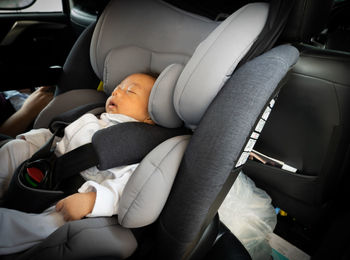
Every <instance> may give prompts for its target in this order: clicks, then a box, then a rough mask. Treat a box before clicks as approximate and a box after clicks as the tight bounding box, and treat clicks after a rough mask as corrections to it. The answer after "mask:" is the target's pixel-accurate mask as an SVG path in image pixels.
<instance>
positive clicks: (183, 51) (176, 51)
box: [90, 0, 218, 79]
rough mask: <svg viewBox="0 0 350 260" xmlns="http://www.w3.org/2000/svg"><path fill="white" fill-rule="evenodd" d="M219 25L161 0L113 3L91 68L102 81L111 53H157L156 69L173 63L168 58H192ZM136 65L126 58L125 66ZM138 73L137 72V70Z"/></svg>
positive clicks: (99, 30) (97, 35) (101, 24)
mask: <svg viewBox="0 0 350 260" xmlns="http://www.w3.org/2000/svg"><path fill="white" fill-rule="evenodd" d="M217 25H218V23H217V22H214V21H212V20H210V19H206V18H203V17H201V16H197V15H193V14H190V13H187V12H185V11H183V10H180V9H177V8H175V7H173V6H170V5H169V4H167V3H164V2H162V1H158V0H124V1H123V0H112V1H111V2H110V3H109V4H108V5H107V7H106V8H105V11H104V12H103V14H102V15H101V17H100V19H99V20H98V22H97V24H96V27H95V31H94V33H93V36H92V41H91V46H90V59H91V65H92V67H93V69H94V71H95V73H96V75H97V76H98V77H99V78H100V79H102V78H103V70H104V62H105V60H106V57H107V55H108V53H109V52H110V50H112V49H119V48H124V47H130V46H133V47H139V48H141V49H143V50H147V51H148V52H149V53H153V58H152V59H154V60H153V61H152V69H155V70H159V71H161V70H162V68H163V69H164V68H165V67H166V66H167V65H169V64H171V63H176V62H179V61H177V60H170V61H169V57H167V56H166V55H175V56H176V57H177V56H179V57H180V56H181V57H187V58H189V57H190V56H191V55H192V53H193V52H194V50H195V48H196V47H197V45H198V44H199V43H200V42H201V41H202V40H203V39H205V37H206V36H207V35H208V34H209V33H210V32H211V31H212V30H213V29H214V28H215V27H216V26H217ZM130 63H135V60H132V59H129V58H127V59H123V60H122V61H121V65H122V66H127V67H128V66H129V64H130ZM134 72H137V71H134Z"/></svg>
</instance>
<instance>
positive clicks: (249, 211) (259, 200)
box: [219, 172, 277, 260]
mask: <svg viewBox="0 0 350 260" xmlns="http://www.w3.org/2000/svg"><path fill="white" fill-rule="evenodd" d="M219 215H220V219H221V221H222V222H223V223H224V224H225V225H226V226H227V227H228V228H229V229H230V230H231V232H232V233H233V234H234V235H235V236H236V237H237V238H238V239H239V240H240V241H241V243H242V244H243V245H244V247H245V248H246V249H247V251H248V252H249V254H250V256H251V257H252V259H253V260H265V259H270V256H271V251H272V249H271V247H270V245H269V243H268V241H267V235H268V234H270V233H272V232H273V230H274V228H275V226H276V224H277V217H276V213H275V210H274V208H273V206H272V205H271V198H270V196H269V195H268V194H267V193H266V192H265V191H263V190H261V189H259V188H257V187H256V186H255V184H254V182H253V181H252V180H251V179H250V178H249V177H248V176H246V175H245V174H244V173H243V172H240V174H239V175H238V177H237V179H236V181H235V183H234V184H233V186H232V188H231V190H230V191H229V193H228V195H227V196H226V198H225V200H224V202H223V204H222V205H221V207H220V209H219Z"/></svg>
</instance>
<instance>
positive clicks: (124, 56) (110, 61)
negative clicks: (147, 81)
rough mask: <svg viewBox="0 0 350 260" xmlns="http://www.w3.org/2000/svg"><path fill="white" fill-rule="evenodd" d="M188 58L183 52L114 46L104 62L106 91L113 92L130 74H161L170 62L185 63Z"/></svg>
mask: <svg viewBox="0 0 350 260" xmlns="http://www.w3.org/2000/svg"><path fill="white" fill-rule="evenodd" d="M188 59H189V57H188V56H186V55H183V54H170V53H155V52H152V51H151V50H148V49H144V48H140V47H137V46H128V47H120V48H114V49H112V50H111V51H110V52H109V53H108V54H107V57H106V60H105V64H104V73H103V83H104V91H105V92H106V93H107V94H110V93H112V92H113V90H114V88H115V86H116V85H118V84H119V83H120V82H121V81H122V80H123V79H124V78H126V77H127V76H129V75H130V74H133V73H136V72H137V73H148V74H152V75H154V74H160V73H161V72H162V71H163V70H164V69H165V68H166V67H167V66H168V65H169V64H172V63H180V64H185V63H186V62H187V60H188Z"/></svg>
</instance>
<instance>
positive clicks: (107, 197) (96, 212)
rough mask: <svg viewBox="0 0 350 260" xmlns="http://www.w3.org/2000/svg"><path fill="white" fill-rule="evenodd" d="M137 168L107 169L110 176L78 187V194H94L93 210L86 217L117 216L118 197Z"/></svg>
mask: <svg viewBox="0 0 350 260" xmlns="http://www.w3.org/2000/svg"><path fill="white" fill-rule="evenodd" d="M137 166H138V164H132V165H128V166H121V167H116V168H112V169H109V170H108V171H107V172H109V173H111V175H110V176H109V177H108V178H106V179H104V180H103V181H101V182H100V183H98V182H96V181H91V180H90V181H87V182H85V183H84V184H83V185H82V186H81V187H80V189H79V190H78V192H80V193H86V192H91V191H95V192H96V201H95V205H94V208H93V210H92V212H91V213H90V214H88V215H87V217H107V216H112V215H116V214H118V208H119V200H120V197H121V195H122V193H123V190H124V187H125V185H126V183H127V182H128V180H129V178H130V176H131V174H132V173H133V172H134V171H135V169H136V167H137Z"/></svg>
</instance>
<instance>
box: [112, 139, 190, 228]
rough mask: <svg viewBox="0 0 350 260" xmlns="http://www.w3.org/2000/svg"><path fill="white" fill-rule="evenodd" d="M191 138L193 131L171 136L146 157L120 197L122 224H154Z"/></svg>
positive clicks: (124, 225) (120, 219) (119, 217)
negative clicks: (189, 133) (190, 134)
mask: <svg viewBox="0 0 350 260" xmlns="http://www.w3.org/2000/svg"><path fill="white" fill-rule="evenodd" d="M189 140H190V136H189V135H183V136H177V137H173V138H171V139H168V140H167V141H165V142H163V143H162V144H160V145H158V146H157V147H156V148H155V149H153V150H152V152H150V153H149V154H148V155H147V156H146V157H145V158H144V159H143V160H142V162H141V164H140V165H139V167H138V168H137V169H136V171H135V172H134V174H133V175H132V176H131V178H130V180H129V181H128V183H127V185H126V187H125V189H124V191H123V195H122V197H121V199H120V206H119V214H118V219H119V223H120V225H122V226H123V227H129V228H137V227H142V226H146V225H149V224H152V223H153V222H154V221H155V220H156V219H157V218H158V216H159V214H160V212H161V211H162V209H163V206H164V204H165V202H166V200H167V198H168V195H169V193H170V189H171V186H172V184H173V182H174V179H175V176H176V173H177V170H178V168H179V165H180V162H181V159H182V156H183V154H184V152H185V150H186V147H187V144H188V142H189Z"/></svg>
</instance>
